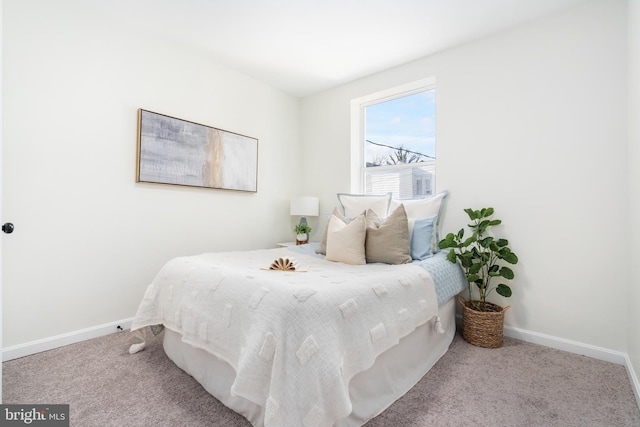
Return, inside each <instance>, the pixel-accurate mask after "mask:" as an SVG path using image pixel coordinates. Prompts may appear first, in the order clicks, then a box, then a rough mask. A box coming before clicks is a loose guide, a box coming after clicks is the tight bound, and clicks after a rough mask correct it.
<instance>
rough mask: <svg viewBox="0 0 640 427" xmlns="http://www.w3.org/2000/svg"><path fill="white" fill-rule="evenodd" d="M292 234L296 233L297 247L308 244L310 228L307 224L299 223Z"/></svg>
mask: <svg viewBox="0 0 640 427" xmlns="http://www.w3.org/2000/svg"><path fill="white" fill-rule="evenodd" d="M293 232H294V233H296V244H297V245H302V244H305V243H308V242H309V233H311V227H309V224H305V223H300V224H298V225H296V226H295V228H294V229H293Z"/></svg>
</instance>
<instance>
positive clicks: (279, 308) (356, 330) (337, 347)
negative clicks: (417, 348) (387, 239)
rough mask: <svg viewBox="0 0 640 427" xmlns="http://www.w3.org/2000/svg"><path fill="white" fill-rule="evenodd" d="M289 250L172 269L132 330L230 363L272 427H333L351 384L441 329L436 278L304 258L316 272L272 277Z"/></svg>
mask: <svg viewBox="0 0 640 427" xmlns="http://www.w3.org/2000/svg"><path fill="white" fill-rule="evenodd" d="M286 256H288V257H291V256H292V254H291V252H290V251H287V250H286V249H284V248H283V249H270V250H259V251H249V252H225V253H217V254H216V253H210V254H203V255H199V256H193V257H182V258H175V259H173V260H171V261H169V262H168V263H167V264H166V265H165V266H164V267H163V268H162V270H161V271H160V272H159V273H158V275H157V276H156V278H155V279H154V280H153V282H152V283H151V285H149V287H148V288H147V291H146V293H145V295H144V299H143V301H142V302H141V303H140V306H139V308H138V312H137V314H136V316H135V319H134V321H133V324H132V328H131V329H132V331H134V330H137V329H140V328H143V327H145V326H150V325H154V324H164V325H165V327H167V328H169V329H171V330H174V331H176V332H179V333H180V334H182V336H183V340H184V341H185V342H187V343H189V344H191V345H193V346H196V347H199V348H202V349H204V350H206V351H208V352H210V353H212V354H214V355H215V356H217V357H219V358H220V359H222V360H224V361H226V362H227V363H229V364H230V365H231V366H232V367H233V368H234V369H235V371H236V374H237V375H236V379H235V383H234V384H233V386H232V389H231V392H232V394H234V395H238V396H242V397H244V398H245V399H248V400H250V401H252V402H254V403H256V404H258V405H261V406H263V407H265V419H264V425H265V426H266V427H272V426H280V427H282V426H305V427H316V426H331V425H333V423H334V422H335V420H337V419H340V418H342V417H345V416H347V415H348V414H350V413H351V403H350V399H349V393H348V385H349V381H350V379H351V378H352V377H353V376H354V375H355V374H357V373H358V372H361V371H364V370H365V369H367V368H369V367H370V366H371V365H372V364H373V363H374V361H375V358H376V356H378V355H379V354H380V353H382V352H383V351H385V350H387V349H388V348H390V347H392V346H393V345H395V344H397V343H398V341H399V340H400V338H402V337H404V336H405V335H407V334H409V333H410V332H411V331H413V330H414V329H415V328H416V327H417V326H418V325H421V324H424V323H426V322H427V321H429V320H431V319H433V321H434V327H438V326H439V324H438V321H439V319H438V318H437V311H438V305H437V299H436V293H435V288H434V284H433V280H432V279H431V276H430V275H429V274H428V273H427V272H426V271H425V270H424V269H422V268H420V267H418V266H415V265H411V264H404V265H399V266H391V265H384V264H368V265H363V266H351V265H346V264H341V263H334V262H329V261H325V260H323V259H318V258H314V257H311V256H306V255H302V254H296V255H295V258H296V259H297V260H298V263H299V267H300V268H302V269H308V271H307V272H283V271H268V270H263V269H262V268H268V267H269V265H270V264H271V262H272V261H273V260H274V259H276V258H278V257H286Z"/></svg>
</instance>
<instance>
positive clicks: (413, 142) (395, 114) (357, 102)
mask: <svg viewBox="0 0 640 427" xmlns="http://www.w3.org/2000/svg"><path fill="white" fill-rule="evenodd" d="M435 125H436V122H435V80H434V79H424V80H420V81H418V82H414V83H410V84H408V85H404V86H401V87H398V88H393V89H389V90H386V91H382V92H378V93H375V94H371V95H368V96H365V97H362V98H358V99H354V100H353V101H352V102H351V126H352V134H351V190H352V192H356V193H366V194H384V193H387V192H391V193H393V197H394V198H397V199H412V198H420V197H426V196H430V195H433V194H435V182H436V181H435V173H436V156H435Z"/></svg>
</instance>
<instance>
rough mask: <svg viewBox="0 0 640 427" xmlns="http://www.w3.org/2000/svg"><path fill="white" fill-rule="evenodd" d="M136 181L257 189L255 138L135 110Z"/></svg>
mask: <svg viewBox="0 0 640 427" xmlns="http://www.w3.org/2000/svg"><path fill="white" fill-rule="evenodd" d="M137 160H138V161H137V173H136V182H153V183H158V184H172V185H186V186H189V187H205V188H217V189H223V190H238V191H249V192H254V193H255V192H257V191H258V140H257V139H256V138H251V137H248V136H244V135H240V134H237V133H233V132H228V131H226V130H222V129H217V128H213V127H210V126H205V125H201V124H198V123H193V122H189V121H186V120H181V119H176V118H175V117H170V116H166V115H164V114H158V113H154V112H151V111H147V110H143V109H139V110H138V159H137Z"/></svg>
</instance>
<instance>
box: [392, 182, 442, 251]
mask: <svg viewBox="0 0 640 427" xmlns="http://www.w3.org/2000/svg"><path fill="white" fill-rule="evenodd" d="M448 195H449V192H448V191H443V192H441V193H438V194H436V195H435V196H433V197H428V198H426V199H413V200H396V199H393V200H391V206H390V208H389V209H390V210H391V211H393V210H395V209H396V208H397V207H398V206H399V205H401V204H402V205H404V209H405V211H406V212H407V220H408V221H409V235H410V236H413V225H414V224H415V222H416V220H418V219H424V218H428V217H431V216H434V215H437V216H436V218H435V220H434V222H433V228H434V233H432V235H431V252H432V253H436V252H438V250H439V248H438V242H439V241H440V219H441V217H442V206H443V205H444V203H443V202H444V199H446V197H447V196H448ZM413 237H415V236H413Z"/></svg>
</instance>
